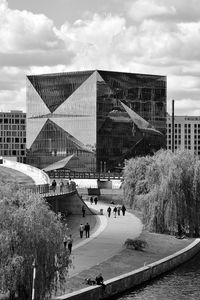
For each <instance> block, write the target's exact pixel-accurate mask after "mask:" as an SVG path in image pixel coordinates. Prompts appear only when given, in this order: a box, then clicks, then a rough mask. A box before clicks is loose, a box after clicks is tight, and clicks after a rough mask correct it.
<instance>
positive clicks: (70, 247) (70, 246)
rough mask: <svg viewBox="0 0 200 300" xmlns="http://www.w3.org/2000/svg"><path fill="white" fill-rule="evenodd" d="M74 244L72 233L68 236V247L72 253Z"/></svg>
mask: <svg viewBox="0 0 200 300" xmlns="http://www.w3.org/2000/svg"><path fill="white" fill-rule="evenodd" d="M72 244H73V239H72V235H71V234H70V235H69V236H68V238H67V247H68V250H69V253H70V254H71V252H72Z"/></svg>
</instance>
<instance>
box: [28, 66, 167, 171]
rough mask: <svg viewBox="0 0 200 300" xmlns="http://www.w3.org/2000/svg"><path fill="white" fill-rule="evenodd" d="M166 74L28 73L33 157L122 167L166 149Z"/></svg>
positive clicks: (61, 164) (42, 164)
mask: <svg viewBox="0 0 200 300" xmlns="http://www.w3.org/2000/svg"><path fill="white" fill-rule="evenodd" d="M165 136H166V77H165V76H160V75H144V74H134V73H122V72H108V71H100V70H93V71H80V72H68V73H59V74H44V75H30V76H27V149H28V152H27V160H28V163H30V164H31V165H34V166H37V167H39V168H44V169H45V170H50V169H51V168H66V169H70V170H73V171H84V172H86V171H90V172H94V171H101V172H107V171H116V170H120V169H121V168H122V166H123V163H124V161H125V160H126V159H129V158H130V157H133V156H136V155H146V154H149V153H153V152H154V151H156V150H158V149H160V148H161V147H166V137H165Z"/></svg>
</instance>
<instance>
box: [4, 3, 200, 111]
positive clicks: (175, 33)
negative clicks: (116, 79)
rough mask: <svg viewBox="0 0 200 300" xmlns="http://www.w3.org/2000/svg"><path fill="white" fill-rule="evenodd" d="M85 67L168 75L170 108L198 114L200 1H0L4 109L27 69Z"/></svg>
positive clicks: (15, 97)
mask: <svg viewBox="0 0 200 300" xmlns="http://www.w3.org/2000/svg"><path fill="white" fill-rule="evenodd" d="M88 69H89V70H90V69H103V70H113V71H125V72H133V73H145V74H146V73H147V74H160V75H166V76H167V85H168V87H167V90H168V95H167V98H168V105H167V110H168V112H169V113H171V100H172V99H175V114H177V115H200V0H56V1H55V0H9V1H6V0H0V111H9V110H13V109H22V110H24V111H25V109H26V75H27V74H42V73H50V72H63V71H76V70H88Z"/></svg>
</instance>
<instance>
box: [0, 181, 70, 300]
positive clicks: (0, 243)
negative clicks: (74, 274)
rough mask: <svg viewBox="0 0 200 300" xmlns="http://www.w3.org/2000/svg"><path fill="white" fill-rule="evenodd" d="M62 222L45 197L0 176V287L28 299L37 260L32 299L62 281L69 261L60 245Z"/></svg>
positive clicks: (45, 295)
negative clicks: (2, 179) (23, 188)
mask: <svg viewBox="0 0 200 300" xmlns="http://www.w3.org/2000/svg"><path fill="white" fill-rule="evenodd" d="M64 234H66V226H65V225H64V224H62V222H61V220H60V218H59V217H58V216H57V215H56V214H55V213H54V212H53V211H51V210H50V208H49V207H48V205H47V204H46V202H45V200H44V199H43V198H42V197H40V196H38V195H34V194H30V193H29V194H28V193H27V192H26V191H25V190H22V189H21V188H20V186H18V185H16V184H14V183H8V184H6V183H5V182H4V184H2V181H1V178H0V291H1V292H3V293H7V292H9V299H14V297H15V294H17V295H18V298H19V299H21V300H23V299H24V300H25V299H26V300H27V299H31V290H32V274H33V269H32V264H33V261H34V259H35V260H36V264H37V272H36V281H35V291H36V299H47V298H48V297H50V295H51V292H52V291H53V290H55V289H56V288H57V287H58V286H59V285H61V286H62V285H63V284H64V282H65V278H66V273H67V269H68V264H69V257H68V253H67V251H65V250H64V247H63V237H64Z"/></svg>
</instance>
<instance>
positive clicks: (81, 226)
mask: <svg viewBox="0 0 200 300" xmlns="http://www.w3.org/2000/svg"><path fill="white" fill-rule="evenodd" d="M79 231H80V238H81V239H82V237H83V231H84V225H83V224H82V223H81V224H80V226H79Z"/></svg>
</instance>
